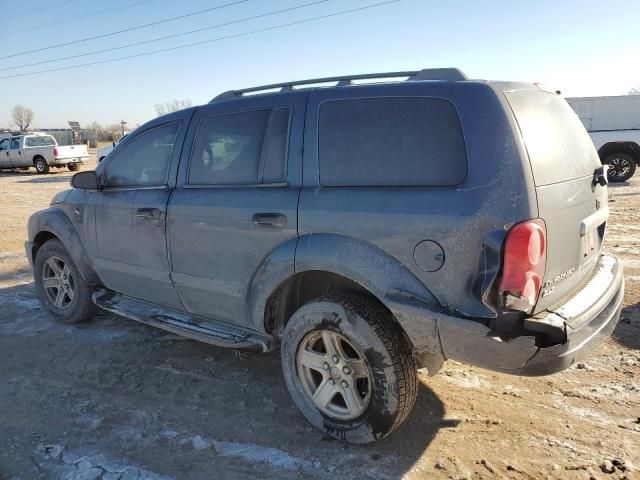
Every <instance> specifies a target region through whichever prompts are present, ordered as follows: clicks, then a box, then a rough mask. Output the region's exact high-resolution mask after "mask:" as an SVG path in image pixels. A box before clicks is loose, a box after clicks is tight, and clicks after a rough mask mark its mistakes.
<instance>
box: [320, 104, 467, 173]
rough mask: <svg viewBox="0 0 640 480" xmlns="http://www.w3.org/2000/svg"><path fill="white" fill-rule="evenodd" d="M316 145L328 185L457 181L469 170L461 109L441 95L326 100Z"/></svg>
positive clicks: (321, 171) (321, 112)
mask: <svg viewBox="0 0 640 480" xmlns="http://www.w3.org/2000/svg"><path fill="white" fill-rule="evenodd" d="M318 149H319V152H318V153H319V162H320V183H321V184H322V185H325V186H443V185H457V184H459V183H460V182H462V181H463V180H464V178H465V177H466V175H467V155H466V150H465V145H464V138H463V134H462V128H461V126H460V120H459V119H458V114H457V112H456V110H455V108H454V107H453V105H452V104H451V103H450V102H448V101H447V100H443V99H439V98H366V99H349V100H333V101H329V102H325V103H323V104H322V106H321V108H320V118H319V142H318Z"/></svg>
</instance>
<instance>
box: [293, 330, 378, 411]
mask: <svg viewBox="0 0 640 480" xmlns="http://www.w3.org/2000/svg"><path fill="white" fill-rule="evenodd" d="M296 367H297V374H298V380H299V381H300V384H301V385H302V388H303V390H304V392H305V394H306V395H307V397H308V398H309V400H311V402H312V403H313V404H314V405H315V406H316V407H317V408H318V409H319V410H320V411H322V412H323V413H324V414H326V415H328V416H329V417H331V418H333V419H336V420H353V419H355V418H358V417H359V416H361V415H362V414H363V413H364V412H365V410H366V409H367V406H368V405H369V401H370V400H371V383H372V380H371V373H370V369H369V366H368V364H367V362H366V360H365V357H364V355H362V353H361V352H360V351H358V349H357V348H356V347H354V346H353V344H352V343H351V342H349V341H348V340H347V339H346V338H345V337H344V336H343V335H341V334H340V333H338V332H335V331H333V330H314V331H312V332H310V333H308V334H307V335H306V336H305V337H304V338H303V340H302V342H301V343H300V346H299V348H298V353H297V356H296Z"/></svg>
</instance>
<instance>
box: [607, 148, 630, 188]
mask: <svg viewBox="0 0 640 480" xmlns="http://www.w3.org/2000/svg"><path fill="white" fill-rule="evenodd" d="M602 163H605V164H607V165H609V170H608V171H607V177H608V178H609V180H611V181H612V182H626V181H627V180H629V179H630V178H631V177H633V174H634V173H636V161H635V159H634V158H633V157H632V156H631V155H628V154H626V153H612V154H611V155H608V156H607V157H606V158H605V159H604V161H603V162H602Z"/></svg>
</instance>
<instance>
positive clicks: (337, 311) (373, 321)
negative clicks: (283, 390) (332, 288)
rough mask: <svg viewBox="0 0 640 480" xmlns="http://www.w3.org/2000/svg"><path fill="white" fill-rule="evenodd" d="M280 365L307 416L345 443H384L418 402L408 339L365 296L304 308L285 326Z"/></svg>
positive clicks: (335, 298) (332, 299) (322, 301)
mask: <svg viewBox="0 0 640 480" xmlns="http://www.w3.org/2000/svg"><path fill="white" fill-rule="evenodd" d="M281 360H282V371H283V373H284V378H285V382H286V384H287V388H288V389H289V392H290V393H291V396H292V397H293V400H294V402H295V403H296V405H297V406H298V408H299V409H300V411H301V412H302V414H303V415H304V416H305V417H306V418H307V420H309V422H310V423H311V424H312V425H313V426H315V427H316V428H318V429H319V430H321V431H323V432H325V433H326V434H327V435H330V436H332V437H334V438H337V439H340V440H345V441H347V442H350V443H358V444H363V443H369V442H372V441H375V440H379V439H381V438H383V437H385V436H387V435H388V434H389V433H391V432H392V431H393V430H394V429H396V428H397V427H398V426H399V425H400V424H401V423H402V422H403V421H404V420H405V419H406V418H407V416H408V415H409V412H411V409H412V408H413V404H414V403H415V399H416V395H417V388H418V379H417V372H416V368H415V365H414V362H413V357H412V350H411V346H410V344H409V341H408V340H407V339H406V337H405V336H404V333H403V332H402V331H401V329H400V327H399V326H398V325H397V324H396V323H395V320H394V319H393V317H392V315H391V314H390V313H389V312H388V311H387V310H386V309H385V308H384V307H382V306H381V305H379V304H378V303H376V302H374V301H372V300H370V299H369V298H366V297H362V296H358V295H344V296H332V297H328V298H324V299H320V300H315V301H312V302H310V303H307V304H306V305H304V306H303V307H301V308H300V309H299V310H298V311H296V312H295V313H294V314H293V316H292V317H291V319H290V320H289V322H288V323H287V326H286V328H285V331H284V335H283V338H282V352H281Z"/></svg>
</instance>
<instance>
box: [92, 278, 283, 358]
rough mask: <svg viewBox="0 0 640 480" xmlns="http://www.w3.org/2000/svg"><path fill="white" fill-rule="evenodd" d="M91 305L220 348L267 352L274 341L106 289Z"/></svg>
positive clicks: (262, 335) (94, 298) (100, 291)
mask: <svg viewBox="0 0 640 480" xmlns="http://www.w3.org/2000/svg"><path fill="white" fill-rule="evenodd" d="M93 302H94V303H95V304H96V305H98V306H99V307H100V308H103V309H104V310H108V311H109V312H112V313H115V314H117V315H121V316H123V317H126V318H130V319H132V320H136V321H138V322H141V323H144V324H147V325H151V326H152V327H158V328H161V329H163V330H167V331H169V332H171V333H175V334H177V335H182V336H184V337H189V338H193V339H194V340H199V341H201V342H205V343H209V344H211V345H216V346H219V347H230V348H236V349H243V350H254V351H259V352H268V351H270V350H273V349H274V348H275V339H274V338H273V337H270V336H268V335H264V334H260V333H258V332H254V331H251V330H246V329H243V328H239V327H236V326H232V325H229V324H227V323H224V322H216V321H211V320H207V319H204V318H201V317H197V316H195V315H191V314H189V313H185V312H180V311H178V310H173V309H171V308H167V307H162V306H160V305H156V304H154V303H150V302H145V301H144V300H138V299H137V298H132V297H128V296H126V295H121V294H119V293H115V292H112V291H109V290H98V291H97V292H95V293H94V294H93Z"/></svg>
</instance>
